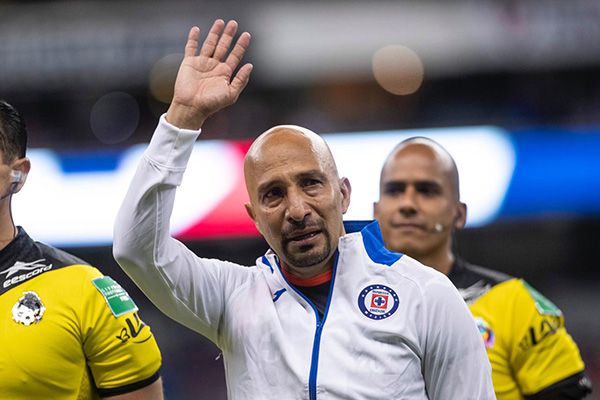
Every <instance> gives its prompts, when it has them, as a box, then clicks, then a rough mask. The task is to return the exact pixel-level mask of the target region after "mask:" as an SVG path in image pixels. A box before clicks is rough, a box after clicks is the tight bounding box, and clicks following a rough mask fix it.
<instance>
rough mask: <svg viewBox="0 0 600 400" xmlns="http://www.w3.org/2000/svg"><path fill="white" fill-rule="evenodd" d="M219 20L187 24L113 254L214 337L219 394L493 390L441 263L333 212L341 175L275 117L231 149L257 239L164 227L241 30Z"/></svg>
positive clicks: (340, 208)
mask: <svg viewBox="0 0 600 400" xmlns="http://www.w3.org/2000/svg"><path fill="white" fill-rule="evenodd" d="M236 29H237V24H236V23H235V21H230V22H229V23H227V25H225V23H224V22H223V21H221V20H218V21H216V22H215V23H214V25H213V26H212V28H211V30H210V32H209V33H208V36H207V38H206V40H205V41H204V44H203V45H202V47H201V49H200V51H199V54H198V55H197V54H196V52H197V49H198V38H199V31H198V29H197V28H193V29H192V30H191V31H190V35H189V38H188V43H187V46H186V55H185V58H184V60H183V62H182V65H181V68H180V70H179V74H178V77H177V81H176V84H175V94H174V99H173V102H172V104H171V106H170V108H169V110H168V112H167V114H166V116H164V117H162V118H161V121H160V123H159V125H158V128H157V129H156V131H155V133H154V136H153V137H152V140H151V142H150V145H149V146H148V148H147V149H146V151H145V153H144V156H143V157H142V160H141V162H140V165H139V167H138V170H137V172H136V175H135V177H134V178H133V182H132V183H131V186H130V189H129V191H128V193H127V195H126V198H125V200H124V201H123V204H122V206H121V209H120V212H119V215H118V218H117V223H116V225H115V235H114V241H115V242H114V247H113V248H114V255H115V258H116V259H117V261H118V262H119V264H120V265H121V266H122V268H123V269H124V270H125V271H126V272H127V273H128V274H129V276H130V277H131V278H132V279H133V280H134V281H135V282H136V284H137V285H138V286H139V287H140V288H141V289H142V290H143V291H144V293H145V294H146V295H147V296H148V297H149V298H150V299H151V300H152V301H153V302H154V303H155V304H156V305H157V307H158V308H160V309H161V310H162V311H163V312H164V313H165V314H167V315H168V316H170V317H171V318H173V319H175V320H177V321H179V322H180V323H182V324H184V325H185V326H187V327H189V328H190V329H193V330H195V331H196V332H198V333H200V334H202V335H204V336H206V337H207V338H209V339H210V340H212V341H213V342H214V343H215V344H216V345H217V346H218V347H219V348H221V350H222V351H223V355H224V360H225V369H226V378H227V388H228V390H227V392H228V397H229V398H230V399H244V400H246V399H311V400H314V399H382V398H389V399H419V400H420V399H438V400H442V399H444V400H447V399H461V400H465V399H473V400H475V399H477V400H481V399H493V398H494V394H493V389H492V384H491V376H490V365H489V362H488V360H487V358H486V354H485V348H484V346H483V343H482V342H481V340H480V337H479V333H478V330H477V327H476V325H475V323H474V321H473V319H472V317H471V316H470V314H469V311H468V309H467V307H466V305H465V303H464V302H463V300H462V299H461V298H460V295H459V294H458V292H457V290H456V289H455V288H454V287H453V285H452V284H451V283H450V281H449V280H448V279H447V278H446V277H445V276H444V275H443V274H441V273H439V272H437V271H435V270H433V269H430V268H423V267H422V265H421V264H419V263H418V262H417V261H415V260H413V259H411V258H409V257H406V256H402V255H400V254H395V253H390V252H388V251H387V250H385V248H384V247H383V241H382V239H381V233H380V231H379V226H378V225H377V223H376V222H374V223H371V224H362V226H360V227H358V229H357V225H358V224H345V223H344V222H343V214H344V213H345V212H346V210H347V209H348V206H349V204H350V192H351V188H350V183H349V181H348V179H346V178H340V177H339V175H338V171H337V168H336V165H335V161H334V159H333V157H332V155H331V152H330V150H329V148H328V147H327V144H326V143H325V142H324V141H323V139H322V138H321V137H319V136H318V135H316V134H315V133H313V132H311V131H310V130H307V129H304V128H301V127H297V126H286V125H284V126H277V127H274V128H272V129H270V130H268V131H267V132H265V133H263V134H262V135H261V136H260V137H259V138H258V139H256V141H255V142H254V143H253V145H252V146H251V148H250V150H249V151H248V154H247V156H246V159H245V162H244V174H245V178H246V186H247V189H248V192H249V197H250V202H249V203H248V204H246V210H247V211H248V215H249V216H250V217H251V218H252V220H253V221H254V222H255V224H256V226H257V228H258V230H259V231H260V233H261V234H262V235H263V236H264V238H265V239H266V241H267V242H268V244H269V246H270V248H271V249H270V250H269V251H268V252H267V253H266V254H265V255H264V256H262V257H259V258H258V259H257V261H256V265H255V266H252V267H244V266H241V265H237V264H234V263H231V262H227V261H220V260H214V259H206V258H201V257H198V256H196V255H195V254H194V253H192V252H191V251H190V250H189V249H187V248H186V247H185V246H183V245H182V244H181V243H180V242H178V241H176V240H175V239H173V238H171V237H170V235H169V218H170V215H171V211H172V207H173V202H174V199H175V192H176V188H177V186H178V185H179V184H180V182H181V179H182V176H183V173H184V171H185V168H186V165H187V161H188V159H189V157H190V155H191V152H192V148H193V145H194V142H195V140H196V138H197V137H198V135H199V133H200V128H201V126H202V124H203V122H204V121H205V119H206V118H207V117H208V116H210V115H211V114H213V113H215V112H217V111H218V110H220V109H222V108H224V107H226V106H228V105H230V104H233V103H234V102H235V101H236V100H237V98H238V96H239V94H240V93H241V91H242V90H243V88H244V87H245V86H246V84H247V82H248V79H249V76H250V72H251V69H252V66H251V65H250V64H246V65H244V66H242V67H241V68H239V69H238V70H237V73H234V71H235V70H236V69H237V68H238V67H239V65H240V62H241V59H242V57H243V55H244V52H245V50H246V49H247V47H248V45H249V42H250V35H249V34H247V33H243V34H241V35H240V37H239V39H238V40H237V41H236V43H235V45H234V46H233V49H231V51H229V49H230V47H231V44H232V43H233V37H234V36H235V33H236Z"/></svg>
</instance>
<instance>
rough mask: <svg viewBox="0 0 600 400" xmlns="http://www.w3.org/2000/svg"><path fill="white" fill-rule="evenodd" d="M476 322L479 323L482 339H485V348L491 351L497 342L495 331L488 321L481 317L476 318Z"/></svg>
mask: <svg viewBox="0 0 600 400" xmlns="http://www.w3.org/2000/svg"><path fill="white" fill-rule="evenodd" d="M475 322H476V323H477V328H479V333H480V334H481V338H482V339H483V344H485V348H486V349H489V348H490V347H492V346H493V345H494V342H495V341H496V336H495V335H494V331H493V330H492V328H491V327H490V325H489V324H488V323H487V322H486V320H484V319H483V318H481V317H475Z"/></svg>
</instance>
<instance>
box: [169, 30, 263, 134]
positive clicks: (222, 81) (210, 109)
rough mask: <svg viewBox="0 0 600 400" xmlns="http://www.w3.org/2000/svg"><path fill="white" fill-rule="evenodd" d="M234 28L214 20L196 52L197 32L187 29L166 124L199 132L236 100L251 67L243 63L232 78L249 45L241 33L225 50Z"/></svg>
mask: <svg viewBox="0 0 600 400" xmlns="http://www.w3.org/2000/svg"><path fill="white" fill-rule="evenodd" d="M237 26H238V25H237V22H236V21H233V20H231V21H229V22H228V23H227V25H225V22H224V21H223V20H221V19H218V20H216V21H215V22H214V23H213V25H212V27H211V28H210V31H209V32H208V35H207V37H206V39H205V40H204V43H203V44H202V48H201V49H200V52H199V53H198V44H199V38H200V29H199V28H198V27H196V26H195V27H193V28H192V29H190V33H189V35H188V40H187V44H186V45H185V55H184V58H183V61H182V63H181V66H180V67H179V72H178V73H177V79H176V81H175V92H174V95H173V101H172V102H171V106H170V107H169V110H168V111H167V116H166V118H167V121H168V122H169V123H171V124H173V125H175V126H177V127H178V128H185V129H199V128H200V127H201V126H202V124H203V123H204V121H205V120H206V118H208V117H209V116H210V115H211V114H214V113H215V112H217V111H219V110H220V109H222V108H224V107H227V106H229V105H231V104H233V103H235V101H236V100H237V99H238V97H239V95H240V93H241V92H242V90H243V89H244V88H245V87H246V84H247V83H248V80H249V79H250V72H251V71H252V64H245V65H244V66H242V67H241V68H240V69H239V70H238V71H237V73H236V74H235V76H234V75H233V73H234V71H235V70H236V68H237V67H238V66H239V65H240V62H241V60H242V57H243V56H244V53H245V52H246V49H247V48H248V46H249V45H250V34H249V33H248V32H244V33H242V34H241V35H240V37H239V38H238V40H237V42H236V43H235V46H234V47H233V49H232V50H231V51H230V50H229V49H230V47H231V43H232V42H233V37H234V36H235V34H236V32H237ZM197 53H198V54H197ZM232 76H233V79H232Z"/></svg>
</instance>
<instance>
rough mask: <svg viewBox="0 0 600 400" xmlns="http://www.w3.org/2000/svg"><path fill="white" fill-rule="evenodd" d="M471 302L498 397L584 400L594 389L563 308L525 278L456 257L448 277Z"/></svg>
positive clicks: (507, 398)
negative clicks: (469, 262) (530, 284)
mask: <svg viewBox="0 0 600 400" xmlns="http://www.w3.org/2000/svg"><path fill="white" fill-rule="evenodd" d="M448 277H449V278H450V280H451V281H452V282H453V283H454V285H455V286H456V287H457V288H458V290H459V292H460V293H461V295H462V296H463V299H464V300H465V301H466V302H467V304H468V305H469V308H470V309H471V312H472V314H473V316H474V317H475V320H476V322H477V325H478V327H479V331H480V332H481V335H482V337H483V340H484V343H485V346H486V348H487V353H488V357H489V359H490V363H491V365H492V380H493V383H494V390H495V392H496V396H497V398H498V400H521V399H535V400H545V399H548V400H549V399H553V400H554V399H582V398H584V397H585V396H586V395H587V394H588V393H590V392H591V383H590V381H589V380H588V379H587V378H586V377H585V375H584V365H583V361H582V360H581V356H580V355H579V349H578V348H577V345H576V344H575V342H574V341H573V339H572V338H571V336H570V335H569V334H568V333H567V331H566V329H565V325H564V322H565V321H564V317H563V315H562V313H561V311H560V310H559V309H558V308H557V307H556V306H555V305H554V304H552V303H551V302H550V301H549V300H548V299H546V298H545V297H544V296H542V295H541V294H540V293H539V292H537V291H536V290H535V289H533V288H532V287H531V286H529V285H528V284H527V283H526V282H525V281H523V280H522V279H516V278H513V277H510V276H508V275H505V274H502V273H500V272H497V271H492V270H490V269H486V268H482V267H479V266H475V265H472V264H468V263H466V262H465V261H463V260H457V261H456V262H455V264H454V266H453V268H452V270H451V272H450V274H449V275H448Z"/></svg>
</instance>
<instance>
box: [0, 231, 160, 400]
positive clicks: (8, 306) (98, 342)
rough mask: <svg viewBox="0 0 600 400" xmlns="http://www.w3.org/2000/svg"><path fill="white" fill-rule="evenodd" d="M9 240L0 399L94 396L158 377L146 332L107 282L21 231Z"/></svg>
mask: <svg viewBox="0 0 600 400" xmlns="http://www.w3.org/2000/svg"><path fill="white" fill-rule="evenodd" d="M23 235H24V237H22V236H23ZM13 242H17V243H16V244H17V245H18V246H17V248H15V247H14V246H12V245H13V243H11V245H9V247H7V248H5V249H4V250H2V252H0V269H2V271H0V283H1V284H2V285H3V286H2V288H1V289H2V292H0V318H1V320H2V322H1V324H0V343H2V350H1V351H0V399H11V400H15V399H94V398H98V396H99V395H102V396H107V395H112V394H119V393H124V392H128V391H132V390H136V389H138V388H141V387H143V386H146V385H148V384H150V383H152V382H153V381H155V380H156V379H158V370H159V368H160V364H161V357H160V352H159V349H158V346H157V344H156V341H155V339H154V336H153V335H152V332H151V331H150V327H148V326H147V325H146V324H144V323H143V322H142V320H141V319H140V318H139V315H138V312H137V307H136V306H135V304H134V303H133V301H132V300H131V298H130V297H129V296H128V295H127V293H126V292H125V291H124V290H123V289H122V288H121V287H120V286H119V285H118V284H117V283H116V282H115V281H113V280H112V279H111V278H109V277H103V276H102V274H101V273H100V272H99V271H98V270H97V269H96V268H93V267H91V266H89V265H83V264H73V265H70V263H71V262H73V261H80V260H77V259H75V258H74V257H72V256H70V255H68V254H67V253H64V252H61V251H59V250H56V249H54V248H51V247H48V246H45V245H41V244H39V243H35V242H33V241H31V239H29V237H27V236H26V234H25V233H24V231H21V233H20V234H19V237H17V239H15V241H13ZM11 246H12V247H11ZM5 252H8V255H7V254H6V253H5ZM7 260H9V263H8V264H7V263H6V261H7ZM7 267H8V268H7Z"/></svg>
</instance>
